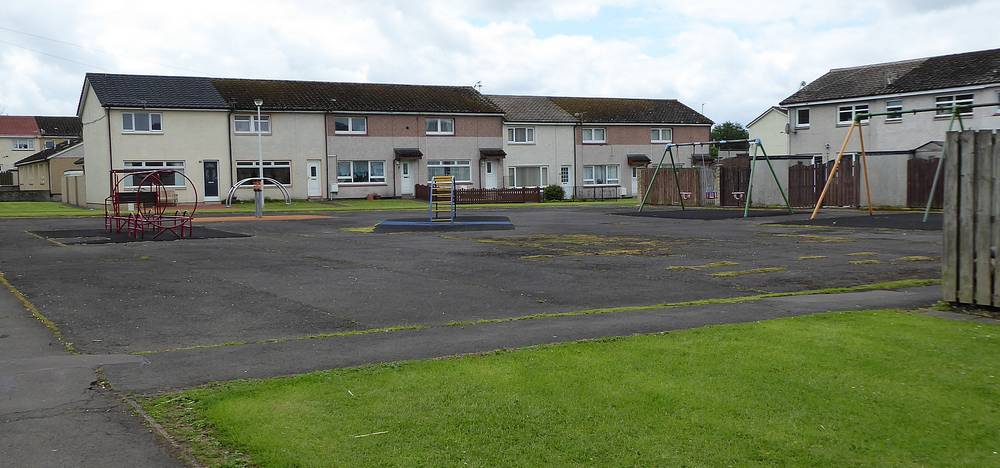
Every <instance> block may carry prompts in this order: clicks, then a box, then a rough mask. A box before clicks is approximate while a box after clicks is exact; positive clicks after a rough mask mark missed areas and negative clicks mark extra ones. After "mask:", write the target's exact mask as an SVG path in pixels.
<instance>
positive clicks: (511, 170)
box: [507, 166, 549, 187]
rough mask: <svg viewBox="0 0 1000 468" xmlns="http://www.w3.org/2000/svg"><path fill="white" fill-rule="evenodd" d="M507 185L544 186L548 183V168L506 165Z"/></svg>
mask: <svg viewBox="0 0 1000 468" xmlns="http://www.w3.org/2000/svg"><path fill="white" fill-rule="evenodd" d="M507 185H508V186H511V187H544V186H546V185H549V168H548V166H518V167H508V168H507Z"/></svg>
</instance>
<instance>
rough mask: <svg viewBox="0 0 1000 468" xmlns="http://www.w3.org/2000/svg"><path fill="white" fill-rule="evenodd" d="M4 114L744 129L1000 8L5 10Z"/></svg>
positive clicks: (936, 49) (979, 43) (990, 34)
mask: <svg viewBox="0 0 1000 468" xmlns="http://www.w3.org/2000/svg"><path fill="white" fill-rule="evenodd" d="M0 18H3V19H4V21H3V22H0V114H8V115H73V114H75V113H76V106H77V101H78V99H79V95H80V89H81V87H82V84H83V78H84V75H85V73H87V72H106V73H136V74H163V75H188V76H217V77H234V78H278V79H301V80H321V81H359V82H381V83H419V84H447V85H468V86H472V85H475V84H477V83H480V84H481V86H482V87H481V91H482V92H484V93H495V94H539V95H560V96H616V97H649V98H671V99H679V100H680V101H681V102H683V103H685V104H687V105H688V106H689V107H691V108H693V109H695V110H698V111H703V113H704V114H705V115H707V116H708V117H709V118H711V119H713V120H714V121H716V122H723V121H726V120H732V121H736V122H740V123H744V124H745V123H747V122H748V121H750V120H752V119H753V118H754V117H756V116H757V115H758V114H760V113H761V112H763V111H764V110H765V109H767V108H768V106H771V105H775V104H777V103H778V102H779V101H781V100H782V99H783V98H785V97H787V96H789V95H791V94H792V93H794V92H795V90H797V89H798V88H799V86H800V83H801V82H803V81H806V82H808V81H811V80H814V79H816V78H817V77H819V76H820V75H822V74H823V73H825V72H826V71H828V70H829V69H831V68H838V67H848V66H856V65H864V64H869V63H878V62H886V61H894V60H905V59H909V58H918V57H927V56H933V55H941V54H948V53H957V52H966V51H973V50H982V49H992V48H1000V34H998V33H997V31H998V26H997V24H998V23H997V18H1000V1H998V0H992V1H989V0H986V1H972V0H969V1H964V0H885V1H876V0H867V1H863V2H859V1H815V0H812V1H797V0H772V1H754V0H745V1H725V0H697V1H691V0H650V1H633V0H551V1H547V2H545V1H529V0H503V1H489V0H464V1H462V0H458V1H435V0H421V1H417V0H410V1H405V0H401V1H392V0H367V1H311V0H302V1H291V0H289V1H274V0H269V1H256V0H242V1H239V2H230V1H222V0H199V1H188V0H172V1H170V2H166V3H164V2H139V1H134V0H133V1H127V2H125V1H81V0H77V1H45V0H3V1H2V2H0Z"/></svg>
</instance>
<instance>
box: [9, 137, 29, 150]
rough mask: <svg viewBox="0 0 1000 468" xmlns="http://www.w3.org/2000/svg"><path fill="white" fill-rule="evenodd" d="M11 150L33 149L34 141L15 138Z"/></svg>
mask: <svg viewBox="0 0 1000 468" xmlns="http://www.w3.org/2000/svg"><path fill="white" fill-rule="evenodd" d="M11 148H12V149H15V150H19V151H20V150H31V149H35V140H32V139H31V138H16V139H14V141H13V144H12V146H11Z"/></svg>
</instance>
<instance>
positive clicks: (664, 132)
mask: <svg viewBox="0 0 1000 468" xmlns="http://www.w3.org/2000/svg"><path fill="white" fill-rule="evenodd" d="M671 141H674V130H673V129H672V128H654V129H652V130H650V131H649V142H650V143H670V142H671Z"/></svg>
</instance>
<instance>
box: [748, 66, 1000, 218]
mask: <svg viewBox="0 0 1000 468" xmlns="http://www.w3.org/2000/svg"><path fill="white" fill-rule="evenodd" d="M997 102H1000V49H992V50H982V51H976V52H967V53H961V54H951V55H942V56H937V57H929V58H920V59H914V60H904V61H900V62H891V63H878V64H871V65H861V66H856V67H849V68H837V69H833V70H830V71H829V72H827V73H826V74H824V75H823V76H821V77H819V78H817V79H816V80H815V81H813V82H811V83H809V84H808V85H806V86H805V87H803V88H802V89H800V90H798V91H797V92H795V93H794V94H792V95H791V96H789V97H788V98H786V99H785V100H783V101H781V106H783V107H785V108H787V109H788V126H787V133H788V153H789V154H790V155H791V157H792V158H798V160H799V161H802V162H804V163H805V164H823V163H825V162H827V161H830V160H831V159H833V158H835V157H836V155H837V151H838V150H839V149H840V146H841V144H842V142H843V140H844V136H845V134H846V133H847V129H848V128H849V127H850V125H851V122H852V121H853V120H854V118H855V117H856V116H858V115H861V114H866V113H880V112H894V111H900V112H899V113H898V114H889V115H886V116H875V117H872V118H870V119H864V120H863V121H862V123H863V126H864V139H865V150H866V152H867V153H868V154H870V155H871V156H872V157H871V158H870V161H869V165H870V168H871V175H872V178H873V179H872V184H873V186H877V187H878V188H879V189H878V190H873V203H874V204H875V205H894V206H905V205H907V204H910V205H914V202H915V201H914V200H910V202H909V203H908V201H907V178H908V174H907V172H908V160H910V159H914V158H917V159H926V158H930V157H936V156H937V155H938V154H939V150H940V147H941V146H940V145H941V141H943V139H944V135H945V131H947V130H948V126H949V122H950V120H951V109H952V108H953V107H954V106H959V107H961V106H963V105H971V104H987V103H997ZM922 108H931V109H933V108H937V109H938V110H937V111H936V112H926V113H917V114H908V113H904V112H902V111H904V110H908V109H922ZM961 115H962V120H963V124H964V127H965V128H967V129H968V128H971V129H996V128H1000V105H997V106H989V107H976V108H971V107H970V108H967V109H965V110H964V111H963V112H962V113H961ZM956 129H957V125H956ZM859 152H860V146H859V143H858V139H857V138H856V137H855V138H853V139H852V141H851V142H850V143H849V144H848V146H847V153H848V157H847V159H848V160H849V161H853V160H854V159H856V155H857V154H858V153H859ZM754 198H755V199H758V198H757V195H756V194H755V195H754ZM916 198H920V197H916ZM770 201H771V202H774V201H776V200H774V199H773V198H772V199H770ZM915 206H922V204H919V205H915Z"/></svg>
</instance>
